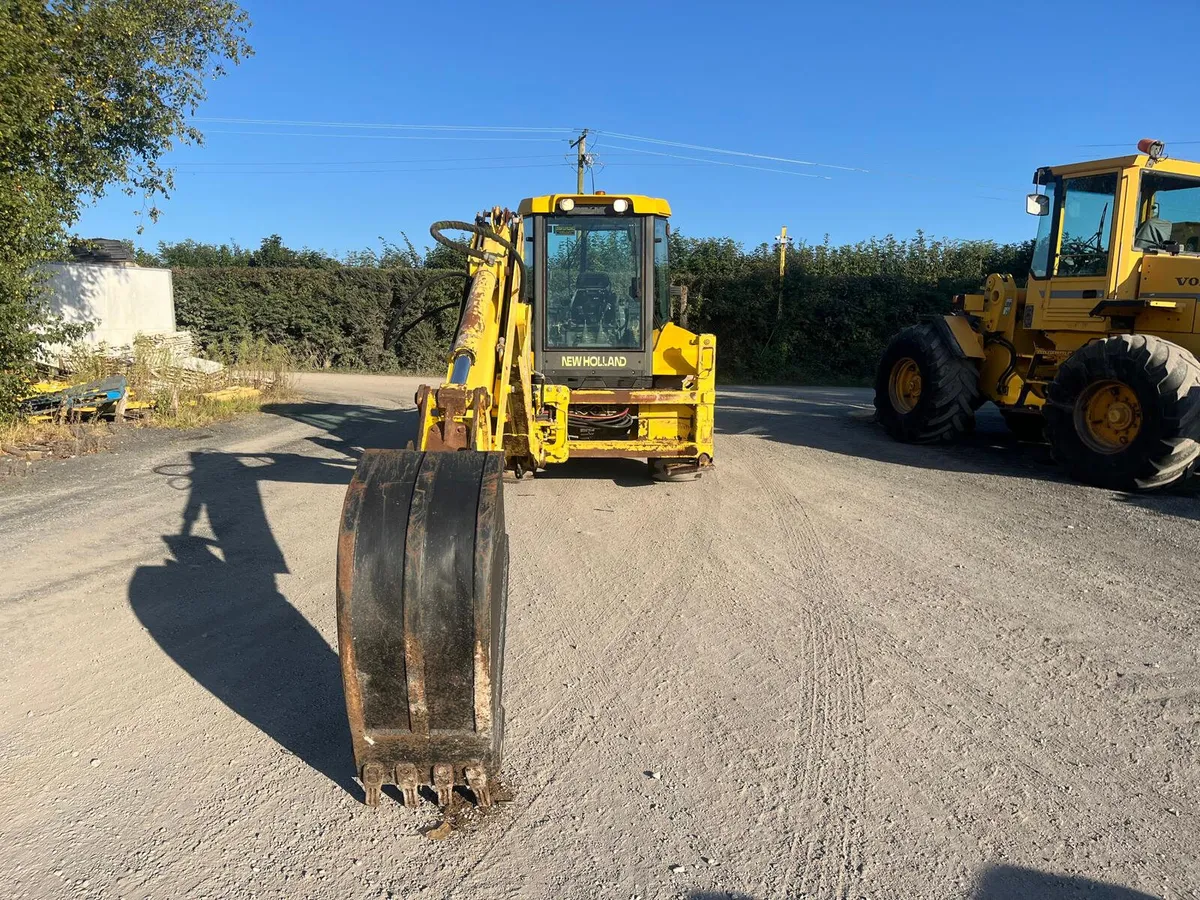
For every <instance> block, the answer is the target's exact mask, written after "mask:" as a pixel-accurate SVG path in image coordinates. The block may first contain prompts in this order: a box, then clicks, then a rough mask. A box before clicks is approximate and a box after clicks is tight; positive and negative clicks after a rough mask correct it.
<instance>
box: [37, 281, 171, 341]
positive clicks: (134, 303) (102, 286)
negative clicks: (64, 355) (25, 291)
mask: <svg viewBox="0 0 1200 900" xmlns="http://www.w3.org/2000/svg"><path fill="white" fill-rule="evenodd" d="M47 269H48V270H49V272H50V281H49V288H50V297H49V304H50V307H51V309H52V310H53V311H54V312H55V313H57V314H58V315H60V316H62V317H63V318H64V319H66V320H67V321H68V322H93V323H95V324H94V327H93V329H92V332H91V334H90V335H88V336H87V337H86V338H84V340H85V342H87V343H90V344H98V343H101V342H104V343H106V344H110V345H114V346H121V345H125V344H132V343H133V339H134V336H135V335H137V334H139V333H140V334H159V333H164V332H172V331H174V330H175V296H174V292H173V289H172V285H171V270H170V269H146V268H142V267H140V266H124V265H105V264H103V263H83V262H71V263H53V264H51V265H49V266H47Z"/></svg>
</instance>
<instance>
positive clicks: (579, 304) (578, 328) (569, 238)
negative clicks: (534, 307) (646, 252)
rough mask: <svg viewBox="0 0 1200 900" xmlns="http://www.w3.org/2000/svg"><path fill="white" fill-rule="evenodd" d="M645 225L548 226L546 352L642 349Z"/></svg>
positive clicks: (575, 220)
mask: <svg viewBox="0 0 1200 900" xmlns="http://www.w3.org/2000/svg"><path fill="white" fill-rule="evenodd" d="M642 246H643V244H642V221H641V219H635V218H629V219H612V218H607V217H600V216H570V217H567V216H560V217H550V218H548V219H547V220H546V347H547V348H549V349H554V350H564V349H573V348H576V347H594V348H602V349H611V350H635V349H638V348H640V347H641V346H642V300H641V297H642V289H641V284H642Z"/></svg>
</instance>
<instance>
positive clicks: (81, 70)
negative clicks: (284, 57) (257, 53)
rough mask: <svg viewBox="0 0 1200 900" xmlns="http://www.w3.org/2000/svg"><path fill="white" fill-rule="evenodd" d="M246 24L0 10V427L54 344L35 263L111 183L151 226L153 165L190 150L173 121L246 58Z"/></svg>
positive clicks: (156, 186)
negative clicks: (43, 349)
mask: <svg viewBox="0 0 1200 900" xmlns="http://www.w3.org/2000/svg"><path fill="white" fill-rule="evenodd" d="M247 26H248V19H247V17H246V14H245V13H244V12H243V11H242V10H241V9H240V8H239V7H238V6H237V4H236V3H234V2H230V0H137V2H129V0H0V222H3V223H4V225H3V228H0V416H3V415H7V414H11V412H12V411H13V409H14V403H15V399H16V397H17V396H18V394H19V391H20V390H21V389H22V386H23V383H24V380H25V378H26V377H27V376H28V374H29V372H30V367H31V365H32V361H33V358H34V355H35V353H36V350H37V347H38V345H39V343H40V342H41V341H42V340H46V339H49V338H55V337H59V336H61V330H60V329H56V327H55V323H54V322H52V321H51V320H50V319H49V317H48V316H47V313H46V308H45V305H44V303H43V302H42V300H41V298H40V294H39V285H38V276H37V274H36V266H37V264H38V263H39V262H41V261H44V260H47V259H50V258H52V257H53V256H54V255H55V254H56V253H57V252H60V251H61V248H62V245H63V241H64V239H65V236H66V228H67V227H69V226H70V225H71V224H73V223H74V222H75V220H76V219H77V218H78V216H79V212H80V209H81V207H82V206H83V205H84V204H86V203H88V202H90V201H91V200H93V199H94V198H96V197H99V196H101V195H102V194H103V193H104V192H105V190H106V189H107V188H108V187H109V186H111V185H114V184H121V185H124V188H123V189H124V190H125V192H126V193H128V194H130V195H138V194H140V195H141V196H142V198H143V209H142V213H141V214H142V215H144V216H146V217H148V218H149V219H150V220H151V221H153V220H154V219H156V218H157V216H158V209H157V207H155V205H154V201H155V198H157V197H159V196H168V195H169V192H170V190H171V189H172V188H173V182H172V177H171V173H170V171H169V170H167V169H164V168H163V167H162V166H160V165H159V159H160V158H161V157H162V155H163V153H165V152H166V151H168V150H170V149H171V148H172V147H173V146H174V145H175V144H176V143H193V142H198V141H199V140H200V138H201V135H200V133H199V132H198V131H196V129H194V128H192V127H191V126H190V125H188V124H187V119H186V117H187V116H188V115H189V114H190V113H192V112H194V110H195V108H196V106H197V104H198V103H199V102H200V101H201V100H203V99H204V96H205V92H204V81H205V79H206V78H208V77H214V76H219V75H221V74H223V73H224V68H223V67H224V64H226V63H229V62H232V63H235V64H236V63H237V62H239V61H240V60H241V59H242V58H243V57H245V56H246V55H248V54H249V53H250V52H251V51H250V47H249V45H248V44H247V43H246V41H245V38H244V35H245V31H246V28H247Z"/></svg>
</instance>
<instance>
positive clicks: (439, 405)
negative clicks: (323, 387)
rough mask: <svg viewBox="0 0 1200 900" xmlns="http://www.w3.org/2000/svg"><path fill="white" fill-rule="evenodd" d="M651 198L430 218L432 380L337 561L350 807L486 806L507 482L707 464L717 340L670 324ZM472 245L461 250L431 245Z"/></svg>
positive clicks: (371, 453) (369, 465)
mask: <svg viewBox="0 0 1200 900" xmlns="http://www.w3.org/2000/svg"><path fill="white" fill-rule="evenodd" d="M669 215H670V207H669V206H668V205H667V203H666V201H664V200H659V199H655V198H651V197H642V196H634V195H613V196H609V195H606V194H603V193H596V194H562V195H551V196H543V197H535V198H532V199H529V200H525V201H524V202H523V203H521V205H520V208H519V210H518V211H517V212H516V213H513V212H510V211H509V210H507V209H499V208H496V209H493V210H491V211H489V212H487V213H484V214H481V215H479V216H478V217H476V219H475V221H474V222H473V223H472V222H439V223H436V224H435V225H434V226H432V228H431V233H432V234H433V236H434V238H435V239H436V240H437V241H439V242H440V243H443V244H447V245H449V246H453V247H458V248H459V249H461V250H462V251H463V252H465V254H466V255H467V257H468V259H469V268H468V271H467V272H466V273H464V275H465V277H466V278H467V287H466V288H465V290H464V294H463V302H462V307H461V314H460V319H459V325H458V329H457V333H456V336H455V339H454V343H453V345H452V347H451V349H450V353H449V357H448V361H447V370H446V379H445V381H444V382H443V383H442V384H441V385H439V386H423V387H421V388H420V389H419V391H418V392H417V397H416V402H417V417H418V425H417V435H416V440H415V447H413V446H412V445H411V444H410V449H409V450H401V451H395V450H367V451H365V452H364V454H363V456H362V458H361V460H360V462H359V465H358V469H357V471H356V472H355V474H354V478H353V480H352V481H351V483H350V487H349V489H348V490H347V493H346V501H345V506H344V509H343V512H342V521H341V531H340V536H339V539H338V553H337V621H338V647H339V653H340V656H341V666H342V680H343V686H344V689H345V694H346V709H347V713H348V716H349V720H350V730H351V735H352V740H353V749H354V760H355V764H356V765H357V767H358V774H359V777H360V778H361V779H362V784H363V788H364V791H365V796H366V802H367V803H368V804H370V805H376V804H378V802H379V799H380V794H381V791H382V788H383V786H384V785H386V784H394V785H396V786H397V788H398V789H399V791H400V794H401V796H402V798H403V800H404V802H405V804H407V805H410V806H415V805H416V804H417V803H418V792H419V790H420V789H422V788H423V787H427V786H430V787H432V788H433V790H434V791H435V792H436V795H437V799H438V802H439V804H441V805H445V804H447V803H448V802H449V801H450V798H451V795H452V792H453V790H454V788H455V786H460V787H463V788H466V789H468V790H469V791H470V792H471V793H472V794H473V795H474V797H475V799H476V801H477V802H478V803H480V804H481V805H484V806H486V805H489V804H490V803H491V786H492V784H493V783H494V777H495V774H496V771H497V769H498V767H499V764H500V748H501V737H502V734H503V730H504V707H503V705H502V703H501V688H502V685H503V659H504V619H505V607H506V600H507V592H508V565H509V559H508V542H507V536H506V534H505V528H504V496H503V489H502V483H503V477H504V475H505V473H506V472H508V473H511V474H512V475H513V476H516V477H521V475H523V474H530V473H536V472H538V471H539V470H541V469H543V468H545V467H546V466H548V465H550V464H553V463H562V462H566V461H567V460H568V459H570V458H572V457H632V458H639V459H646V460H648V463H649V472H648V475H649V476H651V477H654V478H656V479H658V480H664V479H668V480H679V479H691V478H695V477H698V476H699V475H700V474H701V473H702V472H704V471H705V470H706V469H708V468H709V467H710V466H711V465H712V464H713V410H714V404H715V364H716V340H715V338H714V337H713V336H712V335H710V334H699V335H697V334H692V333H690V332H688V331H685V330H684V329H683V328H680V327H679V326H677V325H675V324H674V323H673V322H672V321H671V290H670V275H669V271H668V254H667V237H668V224H667V221H668V216H669ZM450 230H458V231H464V232H467V233H469V234H471V235H472V238H471V242H470V244H469V245H467V244H462V243H458V242H456V241H454V240H452V239H450V238H448V237H447V236H446V234H445V232H446V231H450Z"/></svg>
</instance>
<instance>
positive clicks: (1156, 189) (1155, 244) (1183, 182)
mask: <svg viewBox="0 0 1200 900" xmlns="http://www.w3.org/2000/svg"><path fill="white" fill-rule="evenodd" d="M1138 206H1139V210H1138V212H1139V215H1138V228H1137V233H1136V234H1135V235H1134V239H1133V246H1134V249H1135V250H1161V249H1163V248H1164V247H1165V246H1166V245H1167V244H1168V243H1176V244H1178V245H1179V246H1180V247H1181V248H1182V249H1183V250H1185V251H1187V252H1190V253H1197V252H1200V182H1198V181H1196V180H1195V179H1192V178H1183V177H1180V176H1178V175H1167V174H1161V173H1158V172H1146V173H1145V174H1143V175H1142V192H1141V197H1140V203H1139V204H1138Z"/></svg>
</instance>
